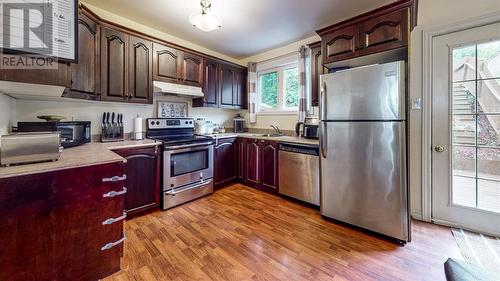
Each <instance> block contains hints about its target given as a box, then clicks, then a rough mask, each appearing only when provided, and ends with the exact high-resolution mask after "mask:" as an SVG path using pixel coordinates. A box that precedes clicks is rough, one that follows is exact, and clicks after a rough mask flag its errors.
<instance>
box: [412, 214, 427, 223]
mask: <svg viewBox="0 0 500 281" xmlns="http://www.w3.org/2000/svg"><path fill="white" fill-rule="evenodd" d="M411 218H412V219H415V220H419V221H423V220H424V218H423V216H422V213H420V212H412V213H411Z"/></svg>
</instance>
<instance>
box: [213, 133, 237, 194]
mask: <svg viewBox="0 0 500 281" xmlns="http://www.w3.org/2000/svg"><path fill="white" fill-rule="evenodd" d="M236 150H237V149H236V139H234V138H231V139H221V140H217V143H216V145H215V161H214V162H215V165H214V168H215V169H214V172H215V175H214V178H215V185H216V186H221V185H223V184H225V183H228V182H230V181H232V180H233V179H235V178H236V166H237V163H236Z"/></svg>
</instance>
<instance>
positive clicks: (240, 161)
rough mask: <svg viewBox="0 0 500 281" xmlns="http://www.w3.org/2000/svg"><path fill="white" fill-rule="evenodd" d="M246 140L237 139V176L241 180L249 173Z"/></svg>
mask: <svg viewBox="0 0 500 281" xmlns="http://www.w3.org/2000/svg"><path fill="white" fill-rule="evenodd" d="M246 151H247V150H246V140H245V139H243V138H237V139H236V154H237V155H236V160H237V169H238V170H237V177H238V179H240V180H245V179H246V176H247V173H246V168H247V166H246V165H247V157H246Z"/></svg>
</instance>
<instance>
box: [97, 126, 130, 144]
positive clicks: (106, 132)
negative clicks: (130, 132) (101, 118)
mask: <svg viewBox="0 0 500 281" xmlns="http://www.w3.org/2000/svg"><path fill="white" fill-rule="evenodd" d="M123 140H124V138H123V126H122V125H121V124H118V123H113V124H103V125H102V130H101V142H114V141H123Z"/></svg>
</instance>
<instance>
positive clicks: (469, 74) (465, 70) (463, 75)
mask: <svg viewBox="0 0 500 281" xmlns="http://www.w3.org/2000/svg"><path fill="white" fill-rule="evenodd" d="M452 60H453V82H456V81H470V80H475V79H476V71H475V66H476V45H471V46H465V47H459V48H455V49H453V51H452Z"/></svg>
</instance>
